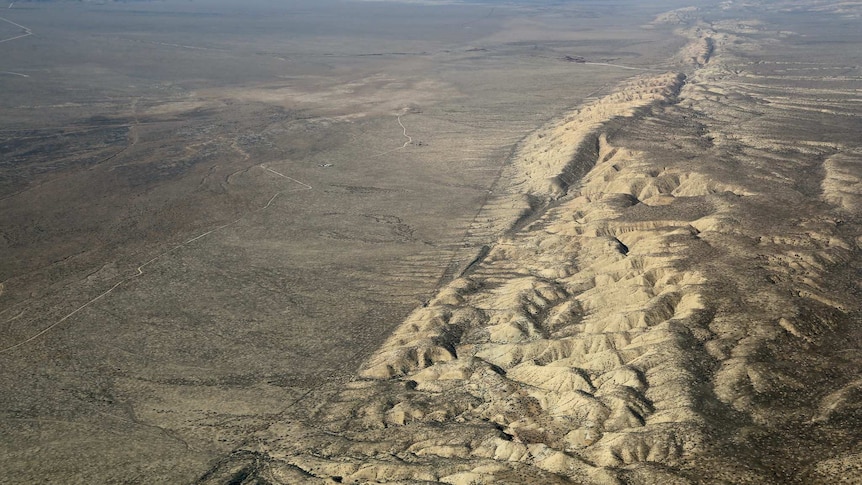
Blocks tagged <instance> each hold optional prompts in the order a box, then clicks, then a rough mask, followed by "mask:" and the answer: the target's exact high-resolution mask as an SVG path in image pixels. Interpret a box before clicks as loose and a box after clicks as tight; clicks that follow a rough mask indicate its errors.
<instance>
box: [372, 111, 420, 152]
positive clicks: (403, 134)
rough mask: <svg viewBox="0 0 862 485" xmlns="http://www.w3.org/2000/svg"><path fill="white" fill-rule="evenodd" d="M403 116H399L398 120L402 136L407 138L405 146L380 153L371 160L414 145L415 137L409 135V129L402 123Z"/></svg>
mask: <svg viewBox="0 0 862 485" xmlns="http://www.w3.org/2000/svg"><path fill="white" fill-rule="evenodd" d="M401 116H403V115H398V117H397V119H398V126H400V127H401V135H402V136H403V137H404V138H407V141H405V142H404V144H403V145H401V146H400V147H398V148H393V149H391V150H386V151H385V152H382V153H378V154H377V155H374V156H372V157H371V158H377V157H382V156H383V155H388V154H390V153H393V152H397V151H398V150H403V149H405V148H407V147H408V146H410V145H411V144H412V143H413V137H412V136H410V135H408V134H407V127H405V126H404V122H402V121H401Z"/></svg>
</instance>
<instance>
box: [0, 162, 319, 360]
mask: <svg viewBox="0 0 862 485" xmlns="http://www.w3.org/2000/svg"><path fill="white" fill-rule="evenodd" d="M258 166H259V167H260V168H262V169H264V170H266V171H268V172H271V173H273V174H275V175H278V176H280V177H283V178H286V179H288V180H290V181H291V182H294V183H296V184H299V185H301V186H302V188H299V189H286V190H280V191H278V192H276V193H275V194H273V196H272V197H270V198H269V201H267V203H266V204H265V205H263V206H262V207H260V208H258V209H255V210H253V211H251V212H249V213H247V214H244V215H242V216H241V217H239V218H237V219H235V220H233V221H231V222H228V223H226V224H222V225H220V226H217V227H214V228H212V229H210V230H208V231H206V232H204V233H201V234H198V235H197V236H195V237H193V238H191V239H189V240H187V241H185V242H183V243H180V244H178V245H176V246H174V247H172V248H171V249H168V250H167V251H165V252H163V253H161V254H158V255H156V256H155V257H153V258H152V259H150V260H149V261H147V262H145V263H143V264H141V265H139V266H138V267H137V268H135V273H134V274H132V275H131V276H127V277H126V278H124V279H122V280H120V281H119V282H117V283H115V284H114V285H113V286H111V287H110V288H108V289H107V290H105V291H103V292H102V293H100V294H99V295H97V296H96V297H95V298H93V299H91V300H89V301H87V302H86V303H84V304H83V305H81V306H79V307H78V308H76V309H74V310H72V311H71V312H70V313H68V314H67V315H66V316H64V317H62V318H60V319H59V320H57V321H56V322H54V323H52V324H51V325H49V326H47V327H45V328H44V329H42V330H41V331H39V332H38V333H36V334H35V335H32V336H31V337H29V338H27V339H25V340H22V341H21V342H18V343H17V344H14V345H10V346H9V347H5V348H3V349H0V354H4V353H7V352H10V351H12V350H15V349H17V348H19V347H22V346H24V345H26V344H28V343H30V342H32V341H34V340H36V339H38V338H39V337H41V336H43V335H45V334H46V333H48V332H50V331H51V330H53V329H54V328H56V327H57V326H59V325H60V324H62V323H63V322H65V321H66V320H68V319H70V318H72V317H73V316H75V315H76V314H78V313H79V312H80V311H81V310H83V309H85V308H87V307H89V306H92V305H93V304H94V303H96V302H98V301H99V300H101V299H102V298H104V297H106V296H108V295H109V294H111V293H112V292H113V291H114V290H116V289H117V288H119V287H120V286H122V285H124V284H126V283H128V282H130V281H132V280H134V279H135V278H138V277H140V276H143V275H144V268H146V267H147V266H149V265H151V264H153V263H155V262H156V261H158V260H160V259H162V258H164V257H165V256H168V255H169V254H171V253H173V252H175V251H177V250H178V249H181V248H183V247H185V246H188V245H189V244H191V243H193V242H195V241H198V240H200V239H203V238H205V237H207V236H209V235H211V234H213V233H215V232H218V231H220V230H222V229H224V228H226V227H229V226H232V225H234V224H236V223H237V222H239V221H241V220H243V219H245V218H246V217H248V216H249V215H251V214H255V213H257V212H260V211H263V210H266V209H268V208H269V206H271V205H272V203H273V202H274V201H275V199H276V198H278V196H280V195H281V194H284V193H287V192H298V191H306V190H313V189H314V188H313V187H312V186H311V185H309V184H307V183H305V182H301V181H299V180H297V179H295V178H293V177H289V176H287V175H284V174H282V173H280V172H276V171H275V170H273V169H271V168H269V167H267V166H265V165H263V164H261V165H258ZM22 314H23V312H22ZM18 316H20V315H18ZM16 318H18V317H14V318H13V319H12V320H14V319H16ZM9 321H11V320H8V321H7V323H8V322H9Z"/></svg>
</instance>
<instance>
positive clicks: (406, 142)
mask: <svg viewBox="0 0 862 485" xmlns="http://www.w3.org/2000/svg"><path fill="white" fill-rule="evenodd" d="M398 125H400V126H401V130H402V132H401V134H402V135H404V138H407V141H405V142H404V144H403V145H401V149H404V148H407V146H408V145H410V144H411V143H413V137H412V136H410V135H408V134H407V128H406V127H405V126H404V123H402V122H401V115H398Z"/></svg>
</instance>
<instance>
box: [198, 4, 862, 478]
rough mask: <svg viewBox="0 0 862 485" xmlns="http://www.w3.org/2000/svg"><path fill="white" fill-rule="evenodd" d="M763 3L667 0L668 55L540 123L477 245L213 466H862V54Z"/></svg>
mask: <svg viewBox="0 0 862 485" xmlns="http://www.w3.org/2000/svg"><path fill="white" fill-rule="evenodd" d="M728 8H729V7H728ZM760 8H761V9H763V10H764V12H765V13H768V14H774V15H775V16H777V17H776V18H777V19H778V20H775V21H776V22H778V21H781V20H792V17H793V15H796V14H797V12H795V10H794V9H801V8H802V7H797V6H794V5H780V6H772V7H766V6H761V7H760ZM768 8H769V9H773V10H769V11H767V9H768ZM818 10H820V11H821V12H820V14H822V15H826V16H832V17H830V18H843V17H846V16H848V15H850V16H853V15H855V16H856V17H855V18H857V19H858V15H859V10H858V5H855V6H854V5H850V4H846V3H843V4H840V5H835V6H833V7H832V8H831V9H830V8H828V6H826V5H820V6H819V7H818ZM824 12H825V13H824ZM744 13H745V12H738V13H728V12H727V10H721V9H717V10H716V11H714V12H701V11H698V10H696V9H684V10H681V11H677V12H671V13H669V14H666V15H664V16H661V17H660V18H658V19H656V22H657V23H668V22H670V23H675V24H678V25H679V27H678V33H679V34H680V35H685V36H687V37H688V38H689V39H690V41H691V42H690V43H689V44H688V45H687V46H686V47H685V48H684V49H683V50H682V51H681V52H679V53H678V54H677V55H676V56H675V57H674V61H673V62H674V63H675V70H672V71H670V72H666V73H665V72H662V73H649V74H644V75H641V76H638V77H636V78H633V79H632V80H631V81H629V82H627V83H625V84H623V85H620V86H618V87H617V88H616V89H615V90H614V91H613V93H611V94H609V95H607V96H604V97H602V98H600V99H597V100H595V101H593V102H591V103H588V104H586V105H584V106H581V107H579V108H578V109H577V110H575V111H573V112H572V113H571V114H569V115H568V116H566V117H565V118H564V119H562V120H560V121H559V122H557V123H552V124H550V125H548V126H546V127H544V128H542V129H540V130H539V131H537V132H535V133H534V134H532V135H530V136H529V137H528V138H526V139H525V140H524V141H522V143H521V144H520V148H519V149H518V150H517V151H516V153H515V154H514V155H513V157H512V159H511V161H510V163H509V165H508V166H507V167H506V168H505V170H504V172H503V174H502V176H501V177H500V181H499V183H498V184H497V186H496V187H495V194H494V196H493V197H491V198H490V199H489V202H488V204H487V205H486V206H485V208H484V209H483V212H480V216H479V217H477V218H476V220H475V221H474V225H473V227H472V228H471V234H472V237H475V238H482V237H485V238H493V239H489V241H488V244H487V246H486V247H485V248H484V249H483V250H482V251H481V252H480V254H479V255H478V257H477V258H476V259H475V260H474V261H472V262H471V264H470V265H468V266H466V267H463V268H461V269H460V271H459V272H458V274H457V275H453V276H457V277H454V278H453V279H452V281H451V282H449V283H448V284H446V285H445V286H444V287H442V288H441V289H440V291H439V292H438V293H437V295H436V296H435V297H434V298H433V299H431V300H430V301H428V302H427V303H426V304H425V305H423V306H421V307H419V308H417V309H416V310H415V311H414V312H413V313H412V314H411V315H410V316H409V317H408V318H407V319H406V320H405V321H404V322H403V323H402V324H401V325H400V326H399V327H398V328H397V329H396V330H395V332H394V333H393V335H392V336H391V337H390V338H389V340H388V341H387V342H386V343H385V344H384V345H383V346H382V347H381V348H380V349H378V351H377V352H376V353H375V354H374V355H373V356H372V357H371V358H370V359H369V360H368V361H367V362H365V363H364V364H363V365H362V367H361V370H360V372H359V375H358V376H357V377H356V378H354V379H352V380H350V381H348V382H346V383H345V385H344V388H343V389H342V390H341V391H339V392H338V393H336V394H335V395H333V396H332V397H331V398H330V399H328V400H326V401H324V402H320V403H318V405H317V406H315V407H314V408H313V409H311V410H310V413H309V417H308V419H307V420H305V421H302V422H300V421H288V420H285V421H283V422H280V423H278V424H275V425H273V426H272V427H270V428H269V429H268V430H266V431H265V432H262V433H259V434H258V436H257V437H256V439H255V440H252V441H250V442H249V444H248V445H247V446H245V447H242V448H241V449H238V450H237V451H236V452H235V453H234V454H232V455H230V456H229V457H226V458H225V459H224V460H223V461H222V462H221V463H219V464H218V465H217V466H215V467H214V468H213V470H212V471H211V472H210V473H209V474H207V475H206V476H204V477H203V478H202V482H204V483H226V482H229V481H231V480H234V481H233V482H231V483H238V482H242V481H243V480H251V479H256V480H259V481H262V482H274V483H302V482H308V483H333V482H340V483H417V482H423V483H425V482H431V483H450V484H465V485H466V484H479V483H489V484H490V483H643V484H649V483H794V482H798V483H836V482H837V481H840V480H850V481H851V482H855V481H859V480H862V472H860V469H862V454H860V453H862V450H860V449H859V446H858V443H859V439H860V438H862V434H860V431H859V429H860V428H859V423H860V421H859V418H860V408H859V404H858V397H859V395H860V392H862V391H860V389H862V381H860V380H859V378H858V376H859V371H860V369H862V353H860V350H859V348H860V343H862V330H860V323H862V312H860V307H859V295H860V289H862V288H860V286H859V285H860V283H859V281H860V278H859V276H860V269H862V266H860V264H862V263H860V261H862V258H860V257H861V256H862V236H859V235H860V234H862V225H860V223H862V220H860V218H859V208H860V206H859V203H860V190H862V181H860V177H862V168H860V154H862V145H860V141H859V138H858V133H859V129H860V128H862V122H860V118H859V114H860V106H859V99H858V92H859V89H860V72H859V67H858V66H850V65H846V63H844V64H842V62H845V61H844V60H843V59H844V58H843V57H842V56H841V55H839V54H836V53H835V52H833V51H829V52H830V56H823V55H822V54H823V52H824V51H823V49H824V47H823V46H822V44H817V43H814V44H810V43H807V42H805V39H804V38H803V37H804V34H801V33H794V32H786V31H782V30H780V29H776V27H775V25H768V24H767V23H766V21H760V20H752V19H749V18H744V17H739V18H737V17H736V16H735V15H737V14H738V15H743V14H744ZM764 15H765V14H764ZM767 16H768V15H767ZM710 17H712V19H710ZM806 27H810V26H807V25H801V26H800V28H806ZM800 59H805V60H804V61H801V60H800ZM243 483H245V482H243Z"/></svg>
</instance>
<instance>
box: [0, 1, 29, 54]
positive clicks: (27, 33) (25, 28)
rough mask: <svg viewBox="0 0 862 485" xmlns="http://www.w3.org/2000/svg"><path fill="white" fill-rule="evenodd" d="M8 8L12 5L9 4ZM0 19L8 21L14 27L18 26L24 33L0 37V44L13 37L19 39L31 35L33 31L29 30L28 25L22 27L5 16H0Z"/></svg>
mask: <svg viewBox="0 0 862 485" xmlns="http://www.w3.org/2000/svg"><path fill="white" fill-rule="evenodd" d="M13 3H14V2H13ZM9 8H12V5H9ZM0 20H2V21H4V22H6V23H10V24H12V25H14V26H15V27H19V28H21V29H23V30H24V33H23V34H21V35H16V36H15V37H9V38H8V39H0V44H2V43H3V42H9V41H13V40H15V39H21V38H23V37H27V36H30V35H33V31H32V30H30V27H24V26H23V25H21V24H16V23H15V22H13V21H11V20H9V19H7V18H5V17H0Z"/></svg>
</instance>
